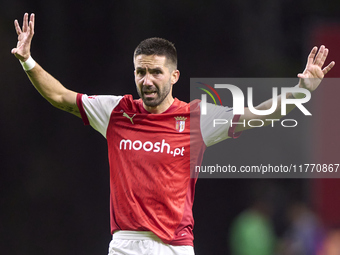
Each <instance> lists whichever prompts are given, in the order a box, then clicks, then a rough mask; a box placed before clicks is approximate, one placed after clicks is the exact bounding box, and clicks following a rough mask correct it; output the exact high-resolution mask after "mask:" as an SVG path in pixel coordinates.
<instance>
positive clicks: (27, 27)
mask: <svg viewBox="0 0 340 255" xmlns="http://www.w3.org/2000/svg"><path fill="white" fill-rule="evenodd" d="M34 20H35V15H34V13H32V14H31V16H30V21H29V22H28V13H25V14H24V18H23V23H22V29H21V28H20V25H19V22H18V20H14V27H15V31H16V32H17V34H18V35H20V34H21V33H26V32H30V33H34Z"/></svg>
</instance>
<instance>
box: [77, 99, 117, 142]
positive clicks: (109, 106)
mask: <svg viewBox="0 0 340 255" xmlns="http://www.w3.org/2000/svg"><path fill="white" fill-rule="evenodd" d="M122 98H123V96H87V95H82V103H83V107H84V110H85V113H86V115H87V118H88V120H89V122H90V125H91V126H92V127H93V128H94V129H95V130H97V131H98V132H99V133H101V134H102V135H103V136H104V137H105V138H106V130H107V127H108V125H109V121H110V117H111V113H112V111H113V109H114V108H115V107H116V106H117V105H118V104H119V102H120V100H121V99H122Z"/></svg>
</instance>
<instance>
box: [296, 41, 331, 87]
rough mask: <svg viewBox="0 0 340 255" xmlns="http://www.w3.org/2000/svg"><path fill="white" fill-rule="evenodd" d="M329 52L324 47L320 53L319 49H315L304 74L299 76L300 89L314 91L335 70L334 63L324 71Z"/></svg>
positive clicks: (309, 57)
mask: <svg viewBox="0 0 340 255" xmlns="http://www.w3.org/2000/svg"><path fill="white" fill-rule="evenodd" d="M328 52H329V50H328V49H327V48H326V47H325V46H324V45H322V46H321V47H320V49H319V52H318V47H314V48H313V49H312V51H311V52H310V53H309V55H308V58H307V65H306V68H305V70H304V71H303V73H299V74H298V75H297V76H298V77H299V78H300V81H299V87H300V88H305V89H308V90H309V91H314V90H315V89H316V88H317V87H318V86H319V84H320V83H321V80H322V79H323V77H324V76H325V75H326V74H327V73H328V72H329V71H330V70H331V69H332V68H333V66H334V65H335V62H334V61H332V62H331V63H329V64H328V66H326V67H325V68H323V69H322V67H323V65H324V63H325V61H326V58H327V55H328Z"/></svg>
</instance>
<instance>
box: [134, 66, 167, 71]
mask: <svg viewBox="0 0 340 255" xmlns="http://www.w3.org/2000/svg"><path fill="white" fill-rule="evenodd" d="M136 70H137V71H141V70H142V71H144V70H146V68H144V67H137V68H136ZM148 70H149V71H150V72H152V71H162V72H163V69H162V68H160V67H155V68H148Z"/></svg>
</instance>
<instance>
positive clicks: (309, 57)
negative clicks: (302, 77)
mask: <svg viewBox="0 0 340 255" xmlns="http://www.w3.org/2000/svg"><path fill="white" fill-rule="evenodd" d="M317 51H318V47H316V46H314V47H313V49H312V50H311V52H310V53H309V55H308V58H307V66H308V65H311V64H313V62H314V57H315V54H316V53H317Z"/></svg>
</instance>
